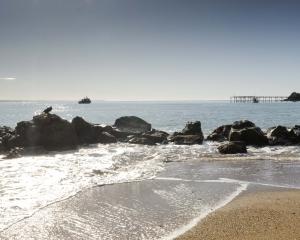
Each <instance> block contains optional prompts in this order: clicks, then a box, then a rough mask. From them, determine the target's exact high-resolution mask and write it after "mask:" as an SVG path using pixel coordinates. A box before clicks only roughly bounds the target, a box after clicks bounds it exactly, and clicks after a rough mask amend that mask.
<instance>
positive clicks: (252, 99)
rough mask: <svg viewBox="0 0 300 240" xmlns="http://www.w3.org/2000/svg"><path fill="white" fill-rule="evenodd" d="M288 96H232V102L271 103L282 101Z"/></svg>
mask: <svg viewBox="0 0 300 240" xmlns="http://www.w3.org/2000/svg"><path fill="white" fill-rule="evenodd" d="M286 98H287V96H232V97H230V102H232V103H260V102H262V103H270V102H282V101H283V100H284V99H286Z"/></svg>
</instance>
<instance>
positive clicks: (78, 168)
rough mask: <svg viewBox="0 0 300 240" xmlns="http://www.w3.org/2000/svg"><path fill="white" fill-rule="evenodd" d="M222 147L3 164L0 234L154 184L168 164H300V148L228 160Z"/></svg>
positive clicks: (115, 151) (105, 152)
mask: <svg viewBox="0 0 300 240" xmlns="http://www.w3.org/2000/svg"><path fill="white" fill-rule="evenodd" d="M217 146H218V144H217V143H212V142H205V143H204V144H203V145H193V146H179V145H173V144H169V145H160V146H140V145H129V144H123V143H118V144H109V145H101V144H99V145H95V146H91V147H86V148H81V149H79V150H78V151H70V152H63V153H52V154H49V155H44V156H34V157H22V158H19V159H11V160H3V159H2V160H0V172H1V174H0V180H1V189H0V198H1V206H0V218H1V223H0V230H1V229H3V228H6V227H7V226H9V225H10V224H12V223H14V222H15V221H18V220H20V219H22V218H24V217H26V216H29V215H30V214H32V213H33V212H34V211H36V210H38V209H40V208H42V207H44V206H46V205H48V204H50V203H52V202H55V201H59V200H61V199H64V198H67V197H69V196H72V195H74V194H76V193H77V192H79V191H81V190H83V189H86V188H90V187H93V186H95V185H103V184H114V183H121V182H128V181H136V180H141V179H149V178H152V177H154V176H155V175H156V173H157V172H158V171H161V170H162V169H163V168H164V166H165V164H166V163H168V162H190V161H202V160H205V161H207V160H219V161H221V160H230V161H233V160H234V161H240V160H242V161H244V160H262V159H266V160H276V161H282V160H284V161H286V160H297V159H300V149H299V147H297V146H295V147H265V148H253V147H250V148H249V153H248V154H237V155H226V156H224V155H221V154H219V153H218V151H217ZM0 158H1V157H0ZM208 181H221V180H208Z"/></svg>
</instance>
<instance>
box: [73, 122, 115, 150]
mask: <svg viewBox="0 0 300 240" xmlns="http://www.w3.org/2000/svg"><path fill="white" fill-rule="evenodd" d="M72 125H73V127H74V129H75V131H76V134H77V136H78V139H79V142H80V143H81V144H93V143H115V142H117V139H116V137H115V136H113V135H112V134H111V132H112V131H113V128H112V127H110V126H105V127H102V126H100V125H96V124H91V123H89V122H87V121H85V120H84V119H83V118H81V117H75V118H73V120H72Z"/></svg>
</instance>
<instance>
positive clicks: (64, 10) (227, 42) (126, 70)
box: [0, 0, 300, 101]
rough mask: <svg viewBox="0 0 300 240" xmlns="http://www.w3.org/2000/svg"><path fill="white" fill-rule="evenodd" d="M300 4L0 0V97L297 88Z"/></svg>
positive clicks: (214, 94)
mask: <svg viewBox="0 0 300 240" xmlns="http://www.w3.org/2000/svg"><path fill="white" fill-rule="evenodd" d="M299 12H300V3H299V2H298V1H295V0H287V1H277V0H274V1H268V0H266V1H256V0H254V1H246V0H239V1H237V0H228V1H221V0H213V1H212V0H210V1H209V0H199V1H196V0H186V1H184V0H173V1H171V0H165V1H159V0H152V1H150V0H148V1H146V0H139V1H138V0H124V1H118V0H109V1H108V0H99V1H96V0H65V1H59V0H51V1H50V0H28V1H20V0H0V35H1V38H0V56H1V57H0V99H1V100H29V101H30V100H79V99H81V98H82V97H84V96H88V97H90V98H91V99H92V100H95V99H99V100H107V101H199V100H229V98H230V96H233V95H281V96H282V95H283V96H287V95H289V94H290V93H291V92H293V91H298V92H299V91H300V81H299V79H300V71H299V66H298V65H299V62H300V47H299V39H300V38H299V37H300V30H299V26H300V15H299Z"/></svg>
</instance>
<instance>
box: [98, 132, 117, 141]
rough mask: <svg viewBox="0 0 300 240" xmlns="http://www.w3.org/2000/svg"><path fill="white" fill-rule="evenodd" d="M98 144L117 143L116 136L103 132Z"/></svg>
mask: <svg viewBox="0 0 300 240" xmlns="http://www.w3.org/2000/svg"><path fill="white" fill-rule="evenodd" d="M97 142H98V143H116V142H117V139H116V138H115V136H113V135H111V134H110V133H108V132H102V133H101V134H99V136H98V137H97Z"/></svg>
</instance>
